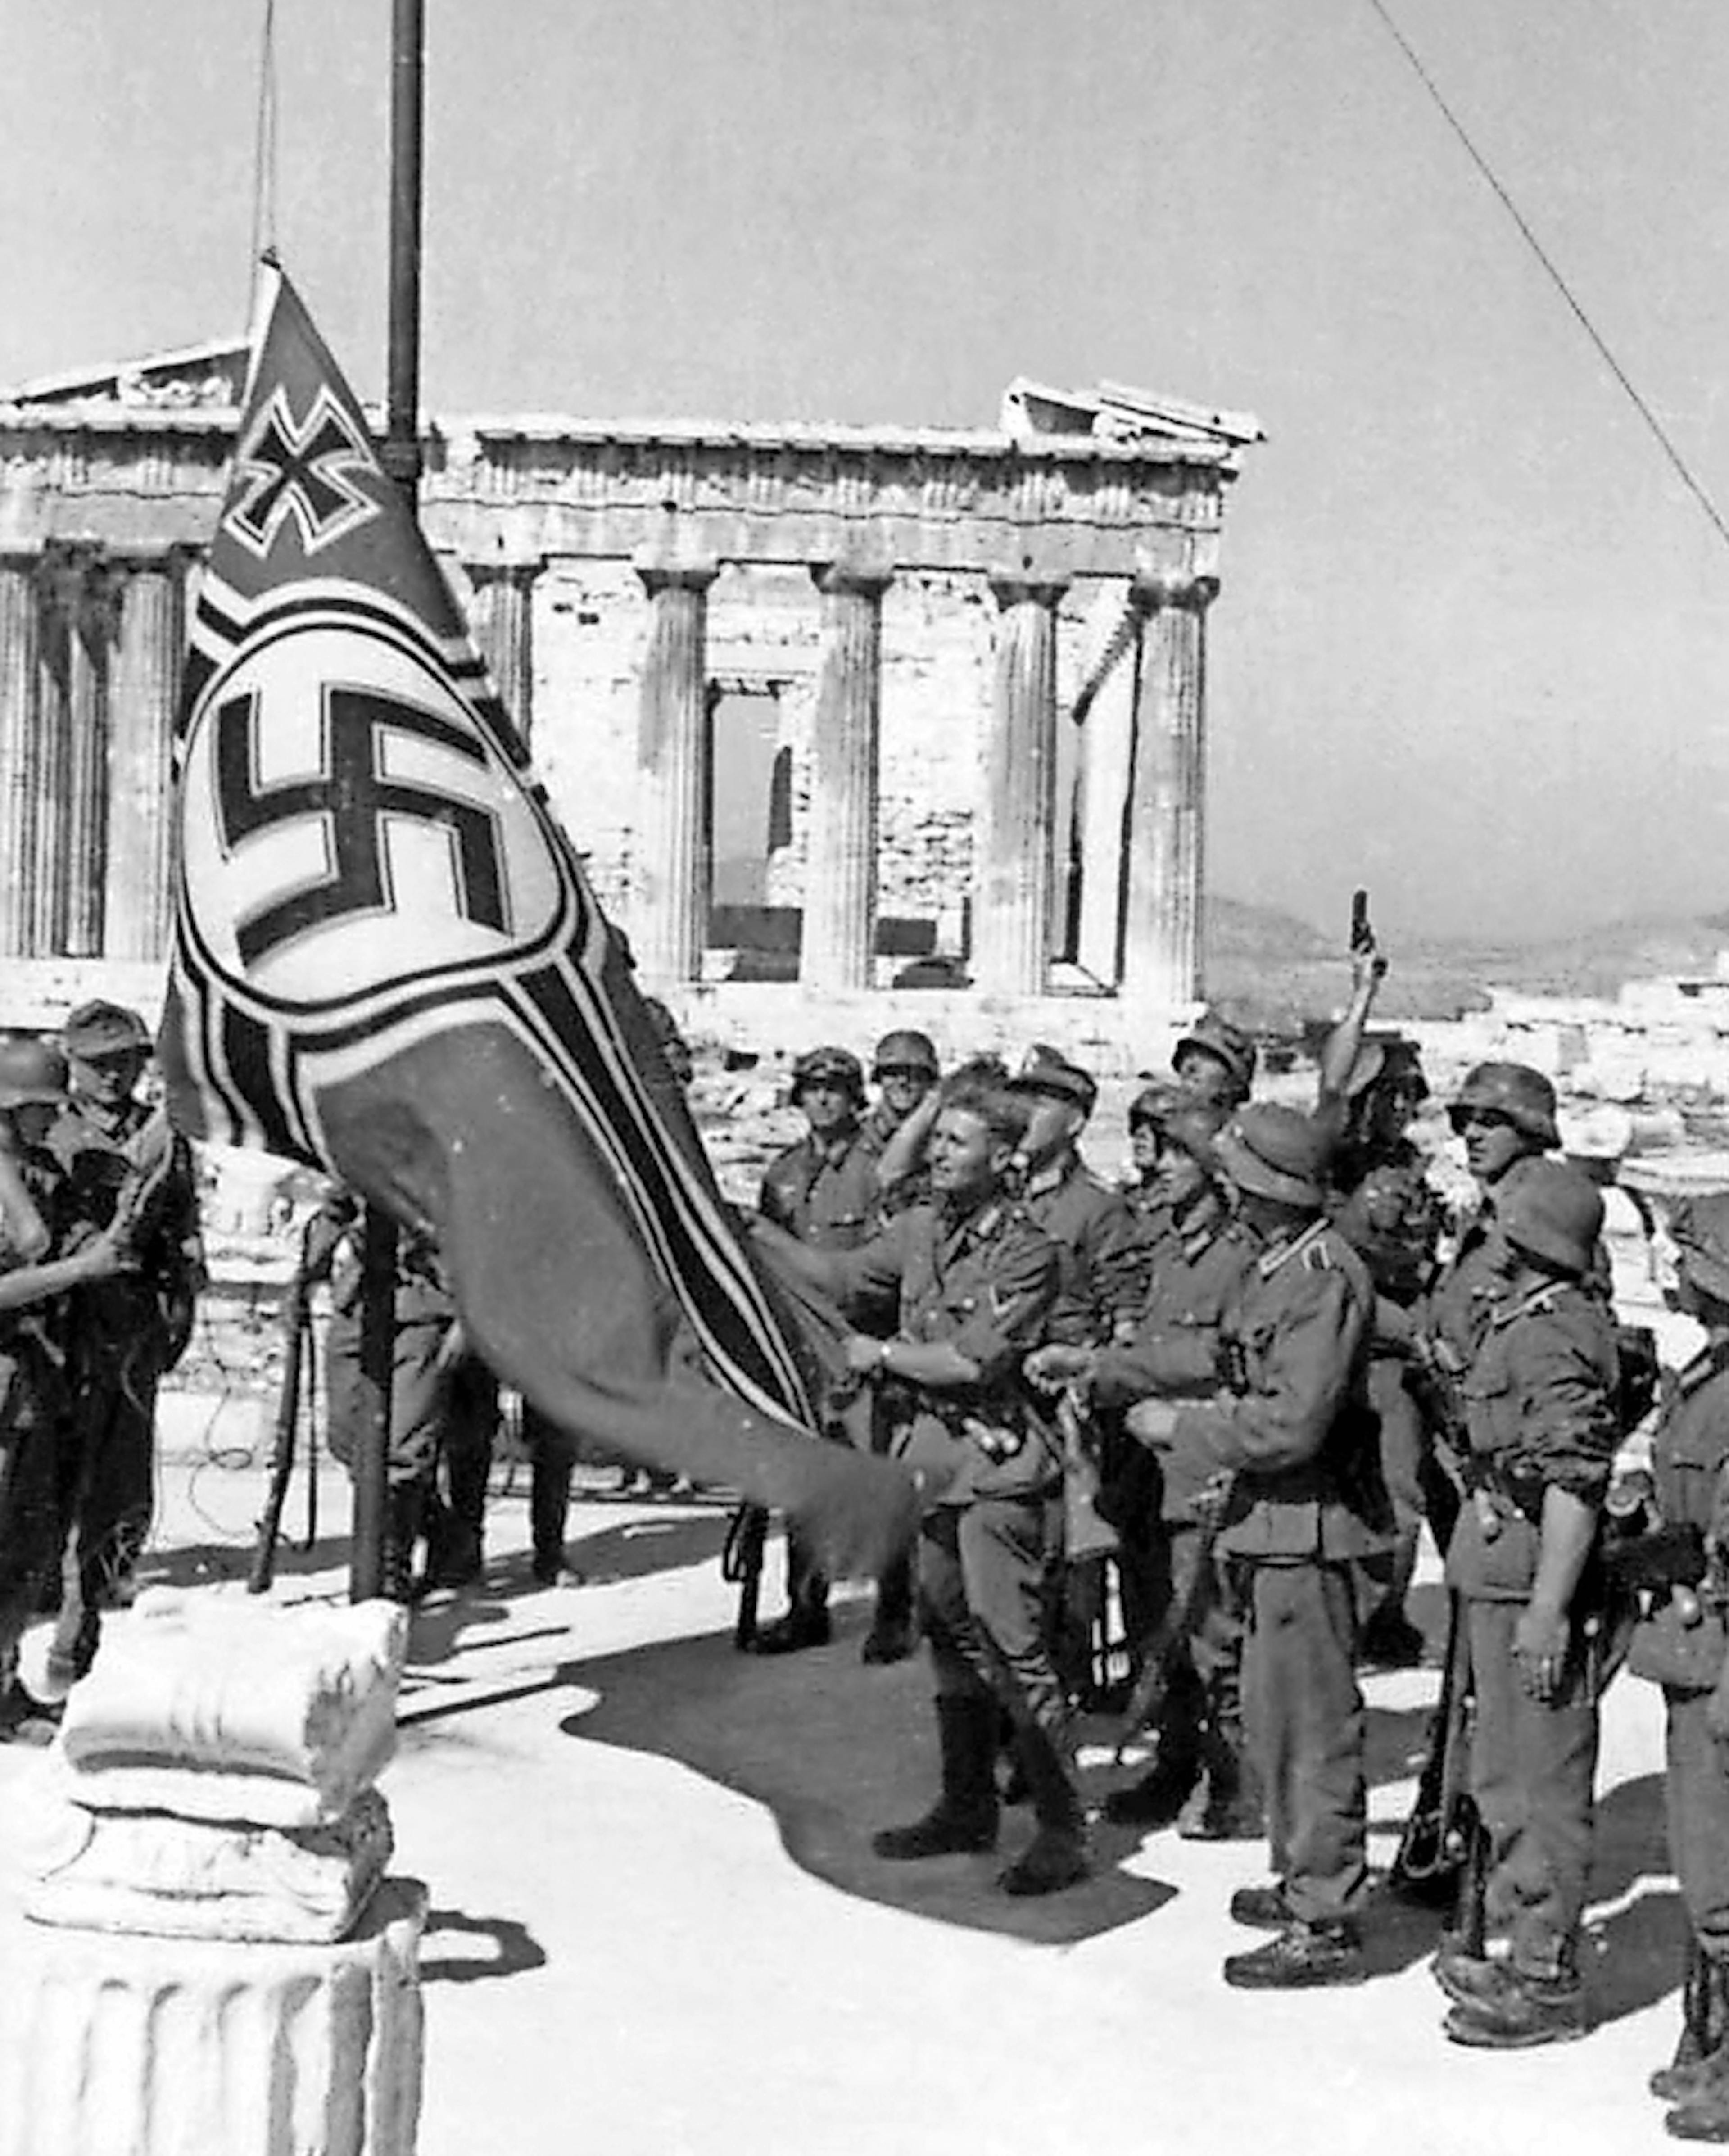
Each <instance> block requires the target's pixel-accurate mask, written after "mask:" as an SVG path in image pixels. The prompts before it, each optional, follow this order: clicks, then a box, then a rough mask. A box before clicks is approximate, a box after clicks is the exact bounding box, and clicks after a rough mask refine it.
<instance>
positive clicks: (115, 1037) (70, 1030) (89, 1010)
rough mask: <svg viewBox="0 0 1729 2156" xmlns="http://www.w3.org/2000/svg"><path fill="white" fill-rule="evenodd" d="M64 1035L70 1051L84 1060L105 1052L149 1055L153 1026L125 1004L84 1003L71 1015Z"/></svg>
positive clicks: (63, 1039) (87, 1060)
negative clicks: (148, 1024)
mask: <svg viewBox="0 0 1729 2156" xmlns="http://www.w3.org/2000/svg"><path fill="white" fill-rule="evenodd" d="M60 1038H61V1039H62V1041H63V1042H64V1044H65V1049H66V1053H67V1054H68V1055H75V1056H76V1057H78V1059H79V1060H80V1062H89V1061H90V1060H93V1059H94V1058H95V1057H97V1056H101V1055H134V1054H142V1055H149V1053H150V1050H151V1038H150V1028H149V1027H148V1026H147V1025H146V1024H145V1023H144V1020H143V1019H141V1017H140V1016H139V1015H138V1014H137V1012H136V1011H135V1010H128V1009H126V1005H125V1004H110V1003H103V1002H100V1001H98V1002H96V1003H90V1004H80V1005H79V1007H78V1009H76V1010H75V1011H74V1012H73V1014H72V1015H71V1016H70V1017H69V1019H67V1021H66V1024H65V1026H64V1029H63V1031H62V1033H61V1034H60Z"/></svg>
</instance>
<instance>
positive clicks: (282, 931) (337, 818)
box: [216, 686, 508, 966]
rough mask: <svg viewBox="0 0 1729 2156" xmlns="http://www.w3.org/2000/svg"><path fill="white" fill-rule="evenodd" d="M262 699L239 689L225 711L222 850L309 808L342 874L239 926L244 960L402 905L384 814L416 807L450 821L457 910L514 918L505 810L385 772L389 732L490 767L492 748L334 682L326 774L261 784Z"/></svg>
mask: <svg viewBox="0 0 1729 2156" xmlns="http://www.w3.org/2000/svg"><path fill="white" fill-rule="evenodd" d="M257 711H258V699H257V697H256V696H252V695H248V696H235V697H233V698H232V699H230V701H228V702H227V703H225V704H223V705H220V706H218V709H217V713H216V808H217V820H218V824H219V825H220V827H221V836H222V843H223V850H224V851H225V852H227V853H232V852H233V850H235V848H236V847H238V846H241V845H244V844H245V842H246V841H247V840H248V839H252V838H256V837H257V836H258V835H259V833H260V832H264V831H274V830H279V829H281V828H282V827H283V826H284V825H285V824H293V823H296V822H299V821H300V819H302V818H305V817H308V816H316V817H320V818H321V819H324V823H325V827H326V832H327V834H328V839H329V850H330V854H331V858H332V860H333V862H334V873H333V874H332V875H328V876H326V877H322V878H321V879H320V880H318V881H316V882H314V883H306V884H302V885H300V886H299V888H298V889H296V890H293V891H287V892H285V893H284V894H283V895H282V896H280V897H278V898H274V899H272V900H271V901H269V904H268V905H265V906H259V907H257V908H255V909H254V911H252V912H251V913H249V914H247V915H245V916H243V917H242V918H241V919H240V920H239V921H238V922H237V923H236V928H235V942H236V945H237V947H239V953H240V957H241V958H242V960H243V962H244V963H245V964H246V965H248V966H254V965H256V964H257V963H258V962H259V960H260V959H261V958H267V957H269V956H270V954H271V953H272V952H274V951H276V950H278V949H280V947H281V946H282V945H284V944H285V943H287V942H291V941H292V940H293V939H294V938H295V937H297V936H302V935H304V934H305V932H306V931H307V930H308V929H311V928H320V927H328V926H329V925H330V924H331V922H332V921H341V920H344V919H346V917H347V916H350V915H352V914H362V913H379V912H389V911H393V910H394V907H393V903H392V895H391V890H390V874H389V861H388V859H387V855H386V852H385V847H384V833H383V822H384V819H385V818H386V817H387V816H409V817H413V818H414V819H416V820H417V821H418V822H421V823H425V824H439V825H441V826H442V827H443V828H444V829H446V830H447V831H448V832H449V834H450V836H451V839H452V842H453V854H452V866H453V870H454V878H455V886H456V889H455V897H456V909H457V911H458V912H459V914H460V915H461V916H462V917H463V918H464V920H465V921H473V922H474V923H475V925H476V926H477V927H483V928H494V929H497V930H498V931H499V932H500V933H503V932H505V930H506V928H507V927H508V916H507V914H506V911H505V890H506V886H505V873H504V862H503V858H502V855H501V853H500V844H499V829H498V823H497V819H496V818H495V816H494V815H493V814H492V812H491V810H490V809H489V808H483V807H482V806H481V805H480V803H477V802H474V801H469V800H464V799H463V798H460V797H459V796H457V795H454V794H449V793H439V792H437V791H436V790H435V789H434V788H432V787H429V786H423V785H418V784H413V783H409V782H408V781H406V780H403V779H394V778H384V777H383V776H382V773H381V772H380V770H379V754H380V747H381V742H382V737H383V736H384V735H386V734H387V733H397V734H408V735H412V736H413V737H415V738H416V739H418V740H420V741H425V742H435V743H436V744H437V745H438V746H439V747H440V748H444V749H448V750H449V751H450V752H452V753H453V754H454V755H456V756H459V757H463V758H464V760H465V761H466V762H469V763H474V764H479V765H482V766H484V765H485V760H486V758H485V751H484V750H483V749H482V747H480V743H479V742H477V741H475V739H474V737H472V736H471V735H469V734H468V733H466V732H464V731H463V729H462V728H461V727H459V726H454V725H452V724H451V722H450V721H449V720H448V719H442V718H439V716H437V715H436V714H435V713H434V712H431V711H422V710H421V709H420V708H419V707H418V706H417V705H413V704H406V703H403V702H401V701H398V699H396V698H395V697H392V696H381V695H379V694H377V692H376V691H375V690H370V689H356V688H339V687H336V686H331V687H327V688H326V690H325V692H324V740H325V756H324V759H323V760H324V762H326V764H327V766H328V774H327V775H326V773H321V774H320V775H319V776H318V777H317V778H292V779H285V780H282V781H281V782H280V783H278V784H276V785H274V786H264V787H260V786H259V785H257V784H256V783H254V771H255V752H256V747H257Z"/></svg>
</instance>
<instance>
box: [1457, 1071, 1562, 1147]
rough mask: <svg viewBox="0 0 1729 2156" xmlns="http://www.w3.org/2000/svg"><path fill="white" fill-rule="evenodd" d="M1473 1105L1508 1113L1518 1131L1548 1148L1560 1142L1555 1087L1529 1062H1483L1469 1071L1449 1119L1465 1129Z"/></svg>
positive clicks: (1497, 1113)
mask: <svg viewBox="0 0 1729 2156" xmlns="http://www.w3.org/2000/svg"><path fill="white" fill-rule="evenodd" d="M1474 1108H1484V1109H1488V1110H1490V1111H1493V1112H1494V1113H1495V1114H1496V1115H1497V1116H1505V1117H1506V1120H1507V1122H1510V1123H1511V1125H1512V1127H1513V1128H1514V1129H1515V1130H1516V1131H1522V1132H1524V1134H1525V1136H1526V1137H1528V1138H1531V1139H1533V1140H1534V1141H1535V1142H1537V1144H1538V1145H1540V1146H1542V1147H1543V1148H1544V1149H1545V1150H1547V1148H1548V1147H1551V1146H1556V1145H1559V1144H1560V1142H1561V1133H1560V1132H1559V1131H1557V1129H1556V1127H1555V1088H1554V1087H1553V1086H1552V1085H1551V1084H1550V1083H1549V1081H1548V1080H1547V1078H1545V1077H1544V1075H1543V1074H1542V1071H1541V1070H1532V1069H1531V1065H1529V1064H1528V1063H1480V1064H1478V1065H1477V1066H1476V1068H1475V1070H1468V1071H1467V1072H1466V1073H1465V1083H1464V1084H1463V1085H1462V1086H1460V1089H1459V1097H1458V1099H1457V1100H1456V1101H1454V1103H1453V1105H1452V1106H1451V1107H1450V1108H1449V1109H1448V1111H1447V1120H1448V1122H1449V1123H1451V1124H1452V1126H1453V1127H1454V1129H1455V1131H1462V1130H1463V1129H1464V1128H1465V1124H1466V1123H1467V1122H1469V1121H1470V1113H1471V1111H1472V1110H1473V1109H1474Z"/></svg>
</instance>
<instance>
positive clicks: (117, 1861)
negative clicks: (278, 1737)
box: [18, 1789, 392, 1943]
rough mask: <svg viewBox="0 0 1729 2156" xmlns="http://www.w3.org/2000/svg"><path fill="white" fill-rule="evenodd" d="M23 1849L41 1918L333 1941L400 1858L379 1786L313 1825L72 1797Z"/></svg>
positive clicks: (29, 1892) (195, 1933) (175, 1933)
mask: <svg viewBox="0 0 1729 2156" xmlns="http://www.w3.org/2000/svg"><path fill="white" fill-rule="evenodd" d="M31 1825H32V1827H33V1831H28V1832H27V1834H26V1835H25V1836H24V1837H23V1847H22V1848H20V1849H19V1850H18V1858H19V1861H20V1864H21V1867H22V1869H23V1871H24V1872H25V1874H26V1876H27V1879H28V1884H27V1886H26V1887H25V1891H24V1897H23V1906H24V1912H25V1914H26V1915H27V1916H30V1917H34V1918H35V1919H36V1921H37V1922H38V1923H44V1924H77V1925H81V1926H83V1927H85V1928H87V1929H89V1930H92V1931H103V1932H151V1933H156V1934H158V1935H159V1936H169V1937H178V1938H209V1939H280V1940H300V1941H303V1942H317V1941H321V1942H326V1943H328V1942H330V1941H332V1940H336V1939H340V1938H342V1937H344V1935H345V1934H346V1933H347V1932H348V1931H349V1930H350V1929H351V1928H352V1926H353V1924H354V1922H355V1920H356V1918H357V1917H358V1916H359V1914H360V1912H361V1911H362V1909H363V1908H364V1907H366V1904H367V1899H368V1898H369V1897H370V1896H371V1894H372V1890H373V1889H374V1887H376V1886H377V1884H378V1881H380V1880H381V1879H382V1877H383V1876H384V1869H385V1866H387V1864H388V1863H389V1861H390V1856H391V1848H392V1841H391V1832H390V1809H389V1807H388V1805H387V1804H386V1803H385V1801H384V1799H383V1798H382V1797H381V1796H380V1795H379V1794H378V1792H377V1790H376V1789H367V1790H364V1791H362V1794H360V1795H359V1796H358V1797H357V1798H356V1799H355V1800H354V1802H353V1804H351V1805H350V1806H349V1808H348V1809H347V1811H346V1812H345V1813H344V1814H343V1815H342V1817H341V1819H340V1820H333V1821H331V1823H329V1824H328V1825H320V1826H310V1827H274V1826H254V1825H248V1824H246V1823H244V1822H242V1821H217V1820H184V1819H176V1818H173V1817H172V1815H168V1814H167V1813H157V1812H93V1811H90V1810H88V1809H85V1807H83V1806H82V1805H78V1804H68V1803H66V1802H64V1800H62V1801H61V1802H60V1803H59V1804H57V1805H56V1807H55V1816H54V1817H51V1818H49V1819H46V1820H41V1821H40V1822H39V1824H38V1822H32V1823H31Z"/></svg>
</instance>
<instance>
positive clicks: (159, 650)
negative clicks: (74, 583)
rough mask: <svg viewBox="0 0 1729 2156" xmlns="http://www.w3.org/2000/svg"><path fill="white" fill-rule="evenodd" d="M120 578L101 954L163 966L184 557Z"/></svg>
mask: <svg viewBox="0 0 1729 2156" xmlns="http://www.w3.org/2000/svg"><path fill="white" fill-rule="evenodd" d="M116 575H117V577H118V580H119V591H118V594H117V597H118V603H119V611H120V627H119V640H118V644H117V646H116V650H115V665H114V671H113V676H112V679H111V681H110V693H109V721H110V755H109V766H108V915H107V927H106V934H105V937H104V939H103V950H104V954H105V956H106V957H110V958H160V957H162V956H163V955H164V953H165V952H167V947H168V927H169V921H170V916H171V909H172V899H173V856H172V828H173V819H172V817H171V815H170V814H169V806H170V803H169V791H170V784H171V778H170V772H171V750H172V743H173V738H174V711H175V705H176V702H177V699H178V696H179V693H180V670H181V660H182V644H183V641H184V632H183V626H182V577H183V562H182V557H180V556H179V555H178V554H177V553H175V552H172V551H165V552H162V553H159V554H154V555H150V556H146V557H142V558H138V559H134V560H131V561H128V562H123V563H121V564H120V565H118V567H117V569H116Z"/></svg>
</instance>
